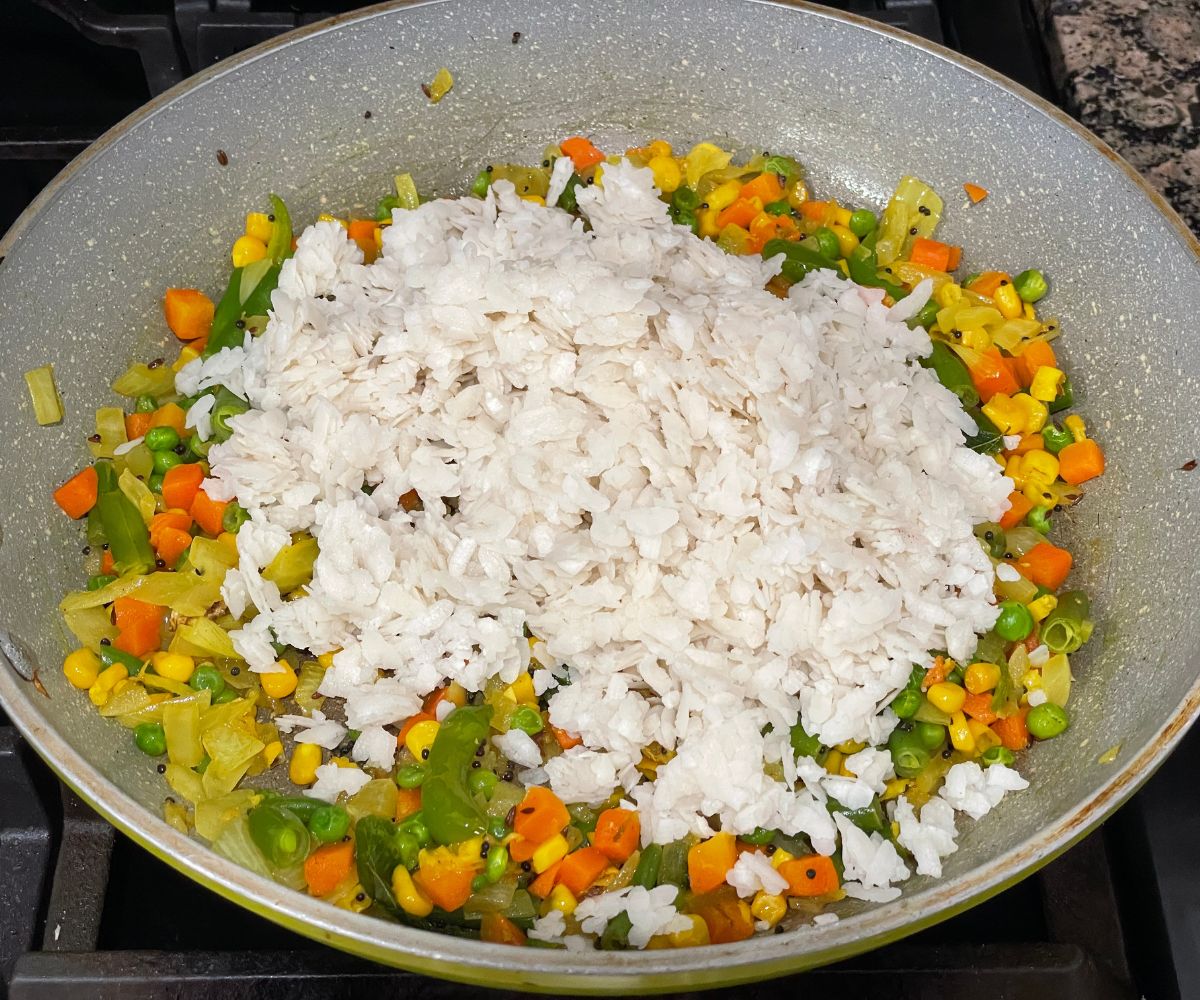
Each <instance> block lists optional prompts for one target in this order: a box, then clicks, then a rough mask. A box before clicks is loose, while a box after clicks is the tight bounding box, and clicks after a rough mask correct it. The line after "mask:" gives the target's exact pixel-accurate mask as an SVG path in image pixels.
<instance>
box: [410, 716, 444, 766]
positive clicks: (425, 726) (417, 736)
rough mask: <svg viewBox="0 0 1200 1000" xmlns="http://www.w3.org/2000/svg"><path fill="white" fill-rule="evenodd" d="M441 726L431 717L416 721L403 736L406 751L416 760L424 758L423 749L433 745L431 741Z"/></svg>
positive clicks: (435, 737)
mask: <svg viewBox="0 0 1200 1000" xmlns="http://www.w3.org/2000/svg"><path fill="white" fill-rule="evenodd" d="M441 728H442V724H441V723H440V722H434V721H433V720H432V719H426V720H425V721H424V722H418V723H417V724H416V725H415V726H413V727H412V728H411V729H409V731H408V732H407V733H406V734H405V736H404V745H405V746H406V747H408V752H409V753H410V754H412V755H413V756H414V757H416V759H417V760H424V754H425V751H426V750H428V749H429V748H430V747H431V746H433V741H434V740H435V739H437V734H438V730H439V729H441Z"/></svg>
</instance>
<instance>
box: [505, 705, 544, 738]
mask: <svg viewBox="0 0 1200 1000" xmlns="http://www.w3.org/2000/svg"><path fill="white" fill-rule="evenodd" d="M509 723H510V725H511V726H512V727H513V728H514V729H519V730H521V732H523V733H526V734H528V735H529V736H536V735H537V734H538V733H540V732H541V731H542V730H543V729H545V728H546V724H545V722H543V721H542V713H541V712H539V711H538V710H537V709H536V708H530V707H529V706H528V705H522V706H521V707H520V708H518V709H517V710H516V711H515V712H513V714H512V718H511V719H509Z"/></svg>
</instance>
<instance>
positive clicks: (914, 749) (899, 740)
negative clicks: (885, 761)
mask: <svg viewBox="0 0 1200 1000" xmlns="http://www.w3.org/2000/svg"><path fill="white" fill-rule="evenodd" d="M888 750H889V751H891V754H892V764H893V766H894V767H895V768H896V774H898V775H899V776H900V777H901V778H915V777H916V776H917V775H918V774H920V773H921V772H922V771H923V770H924V769H925V765H926V764H928V763H929V751H928V750H927V749H925V747H924V746H922V744H921V741H920V739H918V737H917V736H916V734H915V733H914V732H913V731H912V730H911V729H896V730H893V732H892V735H891V736H890V737H889V738H888Z"/></svg>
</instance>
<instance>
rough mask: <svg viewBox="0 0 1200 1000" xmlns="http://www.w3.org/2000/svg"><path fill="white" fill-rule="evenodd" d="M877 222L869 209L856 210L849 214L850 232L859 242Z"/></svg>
mask: <svg viewBox="0 0 1200 1000" xmlns="http://www.w3.org/2000/svg"><path fill="white" fill-rule="evenodd" d="M878 221H879V220H878V219H876V218H875V213H874V212H872V211H871V210H870V209H869V208H856V209H855V210H854V211H853V212H851V213H850V232H852V233H853V234H854V235H855V236H857V237H858V238H859V239H860V240H861V239H862V238H863V237H864V236H866V235H867V234H868V233H870V232H871V231H872V230H873V229H874V228H875V226H876V225H878Z"/></svg>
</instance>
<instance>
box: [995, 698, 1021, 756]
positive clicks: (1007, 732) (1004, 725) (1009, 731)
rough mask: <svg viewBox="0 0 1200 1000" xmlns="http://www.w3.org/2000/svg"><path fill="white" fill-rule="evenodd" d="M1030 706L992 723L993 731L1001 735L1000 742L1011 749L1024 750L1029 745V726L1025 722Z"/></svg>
mask: <svg viewBox="0 0 1200 1000" xmlns="http://www.w3.org/2000/svg"><path fill="white" fill-rule="evenodd" d="M1028 714H1029V709H1028V708H1022V709H1020V710H1019V711H1016V712H1013V714H1012V715H1010V716H1008V717H1007V718H1004V719H997V720H996V721H995V722H993V723H992V732H993V733H995V734H996V735H997V736H999V737H1000V742H1001V744H1003V745H1004V746H1005V747H1007V748H1008V749H1009V750H1024V749H1025V748H1026V747H1028V746H1029V727H1028V726H1027V725H1026V724H1025V716H1027V715H1028Z"/></svg>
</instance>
